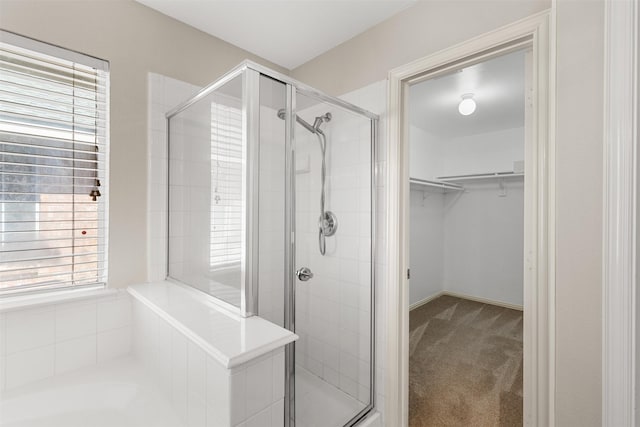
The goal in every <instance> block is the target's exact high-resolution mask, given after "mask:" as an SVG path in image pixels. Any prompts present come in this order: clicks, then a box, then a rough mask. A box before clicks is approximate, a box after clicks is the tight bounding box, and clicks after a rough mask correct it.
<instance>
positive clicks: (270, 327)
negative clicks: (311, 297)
mask: <svg viewBox="0 0 640 427" xmlns="http://www.w3.org/2000/svg"><path fill="white" fill-rule="evenodd" d="M129 292H131V294H132V296H133V297H134V303H133V319H134V331H133V342H134V348H133V354H134V356H135V357H136V358H137V359H138V360H139V361H140V362H141V364H142V365H143V366H145V367H147V370H148V371H149V373H150V374H151V375H150V376H151V377H153V378H155V381H156V382H157V384H158V389H159V390H161V392H162V393H163V394H164V395H165V396H166V397H167V398H168V399H170V401H171V402H172V405H173V407H174V409H175V411H176V412H177V414H178V416H179V417H180V419H181V420H183V421H184V422H185V423H187V424H188V425H190V426H191V425H195V426H205V425H206V426H225V427H226V426H242V427H250V426H260V427H270V426H273V427H276V426H277V427H280V426H282V425H283V423H284V345H286V344H288V343H290V342H293V341H294V340H295V339H297V336H296V335H295V334H293V333H291V332H290V331H287V330H286V329H283V328H280V327H279V326H276V325H274V324H272V323H270V322H267V321H266V320H264V319H261V318H259V317H255V316H254V317H250V318H242V317H240V316H236V315H234V314H232V313H229V312H226V311H225V310H224V309H220V308H218V307H216V306H215V305H213V304H210V303H208V302H206V301H203V300H202V298H198V296H199V295H198V293H196V292H197V291H194V290H191V289H188V288H187V287H183V286H181V285H177V284H175V283H171V282H158V283H152V284H142V285H134V286H131V287H130V288H129Z"/></svg>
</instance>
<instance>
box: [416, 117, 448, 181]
mask: <svg viewBox="0 0 640 427" xmlns="http://www.w3.org/2000/svg"><path fill="white" fill-rule="evenodd" d="M409 140H410V141H411V143H410V145H409V170H410V173H409V174H410V175H411V178H419V179H426V180H433V179H434V178H435V177H437V176H441V175H444V152H443V151H444V150H445V144H444V143H443V140H442V138H441V137H439V136H437V135H434V134H432V133H430V132H427V131H426V130H424V129H422V128H420V127H418V126H414V125H410V127H409Z"/></svg>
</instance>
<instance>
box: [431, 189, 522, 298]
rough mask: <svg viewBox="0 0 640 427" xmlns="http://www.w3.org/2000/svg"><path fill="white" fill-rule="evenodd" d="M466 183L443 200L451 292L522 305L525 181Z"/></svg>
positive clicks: (447, 285) (446, 278) (446, 266)
mask: <svg viewBox="0 0 640 427" xmlns="http://www.w3.org/2000/svg"><path fill="white" fill-rule="evenodd" d="M498 183H499V181H498V180H491V181H490V182H486V181H485V182H483V183H481V184H478V183H476V184H470V183H466V184H465V188H466V189H467V190H466V191H464V192H450V193H447V194H446V195H445V202H444V210H445V214H444V230H445V232H444V282H443V288H444V289H445V290H447V291H450V292H453V293H460V294H463V295H469V296H474V297H478V298H483V299H488V300H491V301H496V302H504V303H508V304H511V305H516V306H522V305H523V290H524V265H523V261H524V187H523V181H522V179H517V180H515V179H514V180H505V183H504V186H505V189H506V196H504V197H500V196H499V188H498Z"/></svg>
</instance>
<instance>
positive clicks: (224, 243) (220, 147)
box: [210, 103, 242, 269]
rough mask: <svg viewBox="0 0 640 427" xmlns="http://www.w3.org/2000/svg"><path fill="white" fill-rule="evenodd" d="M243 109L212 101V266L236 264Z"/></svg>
mask: <svg viewBox="0 0 640 427" xmlns="http://www.w3.org/2000/svg"><path fill="white" fill-rule="evenodd" d="M241 222H242V111H241V110H240V109H239V108H234V107H230V106H227V105H224V104H219V103H212V104H211V239H210V242H211V249H210V265H211V267H212V268H213V269H216V268H222V267H231V266H235V265H238V264H239V263H240V259H241V253H240V250H241V245H240V237H241V231H242V224H241Z"/></svg>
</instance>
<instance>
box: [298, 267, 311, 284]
mask: <svg viewBox="0 0 640 427" xmlns="http://www.w3.org/2000/svg"><path fill="white" fill-rule="evenodd" d="M296 276H298V280H300V281H302V282H306V281H307V280H309V279H313V273H312V272H311V270H309V268H307V267H302V268H300V269H298V271H296Z"/></svg>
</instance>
